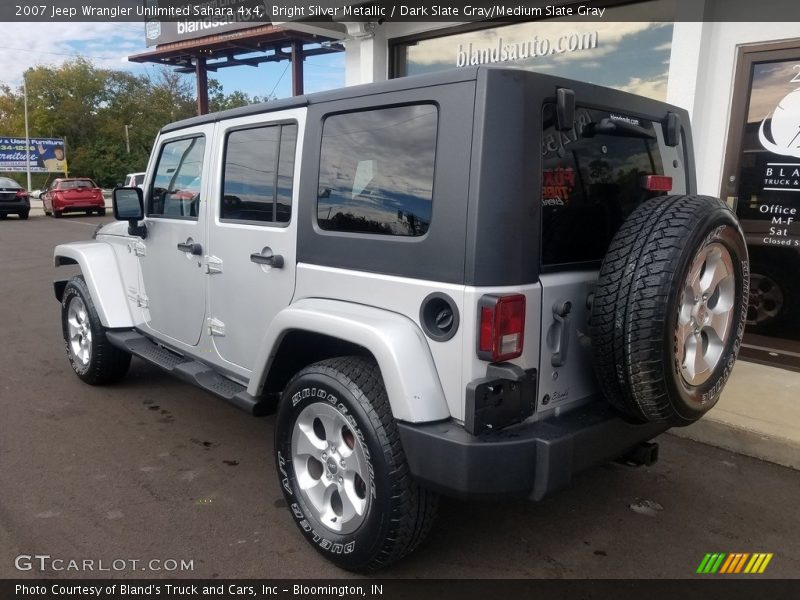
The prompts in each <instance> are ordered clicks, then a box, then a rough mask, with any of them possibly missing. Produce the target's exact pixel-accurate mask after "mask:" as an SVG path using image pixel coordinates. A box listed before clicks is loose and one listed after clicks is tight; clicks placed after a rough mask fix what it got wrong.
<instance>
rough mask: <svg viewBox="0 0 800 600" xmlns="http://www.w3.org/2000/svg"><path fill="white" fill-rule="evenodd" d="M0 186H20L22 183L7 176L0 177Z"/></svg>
mask: <svg viewBox="0 0 800 600" xmlns="http://www.w3.org/2000/svg"><path fill="white" fill-rule="evenodd" d="M0 187H4V188H18V187H20V185H19V184H18V183H17V182H16V181H14V180H13V179H8V178H6V177H0Z"/></svg>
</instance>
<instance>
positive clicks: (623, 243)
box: [55, 67, 748, 571]
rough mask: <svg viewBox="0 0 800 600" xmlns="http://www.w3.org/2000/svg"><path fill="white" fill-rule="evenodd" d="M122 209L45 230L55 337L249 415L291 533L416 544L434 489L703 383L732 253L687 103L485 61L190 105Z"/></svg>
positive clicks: (701, 400) (586, 462)
mask: <svg viewBox="0 0 800 600" xmlns="http://www.w3.org/2000/svg"><path fill="white" fill-rule="evenodd" d="M114 215H115V217H116V219H117V220H118V221H119V222H116V223H112V224H110V225H107V226H105V227H103V228H102V229H100V230H99V231H98V232H97V234H96V236H95V239H94V240H92V241H87V242H81V243H73V244H64V245H60V246H58V247H56V249H55V264H56V266H59V265H65V264H77V265H79V266H80V270H81V275H80V276H78V277H74V278H72V279H70V280H68V281H57V282H56V283H55V295H56V298H57V299H58V300H59V301H60V303H61V311H62V321H63V332H64V340H65V345H66V351H67V355H68V357H69V361H70V363H71V365H72V368H73V369H74V371H75V373H76V374H77V375H78V377H80V378H81V379H83V380H84V381H86V382H87V383H90V384H107V383H111V382H114V381H116V380H118V379H120V378H121V377H123V376H124V375H125V373H126V371H127V369H128V366H129V363H130V360H131V356H132V355H136V356H138V357H140V358H143V359H144V360H147V361H149V362H151V363H154V364H156V365H158V366H160V367H161V368H163V369H164V370H166V371H169V372H171V373H173V374H175V375H176V376H178V377H180V378H182V379H184V380H186V381H188V382H190V383H193V384H195V385H197V386H198V387H201V388H203V389H205V390H208V391H210V392H212V393H214V394H216V395H218V396H221V397H222V398H224V399H225V400H227V401H229V402H231V403H232V404H234V405H236V406H238V407H240V408H243V409H245V410H247V411H250V412H252V413H253V414H257V415H261V414H267V413H270V412H274V411H277V417H276V432H275V463H276V465H277V470H278V478H279V480H280V482H281V485H282V487H283V493H284V495H285V497H286V500H287V503H288V506H289V508H290V511H291V514H292V515H293V517H294V519H295V521H296V523H297V525H298V527H299V528H300V530H301V532H302V534H303V535H304V536H305V537H306V539H307V540H308V541H309V542H310V543H311V544H312V545H313V546H314V547H315V548H316V549H317V550H318V551H319V552H321V553H322V554H324V555H325V556H326V557H328V558H329V559H330V560H332V561H333V562H335V563H336V564H337V565H340V566H341V567H344V568H346V569H351V570H356V571H370V570H374V569H377V568H380V567H384V566H386V565H389V564H391V563H392V562H394V561H396V560H398V559H400V558H401V557H403V556H404V555H406V554H407V553H409V552H410V551H411V550H413V549H414V548H415V547H416V546H417V545H418V544H419V543H420V542H421V541H422V540H423V539H424V537H425V535H426V534H427V533H428V531H429V530H430V528H431V524H432V522H433V519H434V515H435V513H436V506H437V497H438V495H439V494H449V495H457V496H463V497H475V496H484V497H486V496H492V497H496V496H498V495H506V496H514V495H524V496H528V497H530V498H531V499H533V500H538V499H541V498H542V497H543V496H545V495H546V494H549V493H550V492H552V491H554V490H556V489H558V488H560V487H562V486H565V485H567V484H569V482H570V480H571V478H572V476H573V474H574V473H576V472H578V471H580V470H582V469H585V468H588V467H590V466H592V465H595V464H598V463H601V462H603V461H608V460H612V459H617V458H620V457H626V459H627V460H629V461H633V462H636V463H647V464H649V463H651V462H652V461H653V460H655V458H656V450H657V446H656V445H655V444H653V443H648V442H649V440H651V439H652V438H653V437H655V436H657V435H658V434H660V433H661V432H663V431H664V430H666V429H667V428H669V427H671V426H681V425H687V424H689V423H692V422H693V421H695V420H696V419H698V418H700V417H701V416H702V415H703V414H704V413H705V412H706V411H708V410H709V409H710V408H711V407H712V406H714V404H715V403H716V402H717V400H718V398H719V396H720V392H721V390H722V387H723V385H724V384H725V381H726V379H727V377H728V375H729V374H730V372H731V368H732V367H733V364H734V361H735V360H736V355H737V352H738V350H739V345H740V343H741V338H742V333H743V330H744V324H745V320H746V318H747V303H746V298H747V296H748V290H747V286H748V257H747V250H746V246H745V242H744V238H743V235H742V232H741V230H740V228H739V225H738V223H737V221H736V219H735V217H734V215H733V214H732V212H731V211H730V210H729V209H728V207H727V206H726V205H725V204H724V203H722V202H721V201H719V200H717V199H713V198H709V197H703V196H698V195H696V188H695V172H694V162H693V156H692V143H691V131H690V127H689V119H688V115H687V113H686V112H685V111H683V110H681V109H679V108H676V107H673V106H669V105H666V104H663V103H660V102H656V101H653V100H650V99H646V98H641V97H637V96H633V95H630V94H626V93H623V92H619V91H614V90H610V89H604V88H600V87H597V86H593V85H590V84H586V83H580V82H576V81H569V80H565V79H560V78H555V77H550V76H546V75H541V74H536V73H532V72H529V71H523V70H516V69H509V68H493V67H477V68H465V69H461V70H458V71H451V72H445V73H438V74H434V75H426V76H421V77H409V78H404V79H396V80H392V81H389V82H385V83H379V84H372V85H366V86H358V87H351V88H347V89H342V90H337V91H332V92H325V93H321V94H314V95H309V96H301V97H297V98H292V99H289V100H282V101H277V102H270V103H268V104H260V105H254V106H248V107H246V108H241V109H235V110H231V111H227V112H224V113H219V114H213V115H207V116H202V117H197V118H193V119H189V120H186V121H183V122H180V123H176V124H172V125H169V126H167V127H165V128H164V129H163V130H162V131H161V133H160V134H159V136H158V139H157V140H156V143H155V147H154V150H153V153H152V157H151V159H150V163H149V165H148V167H147V175H146V178H145V182H144V185H143V189H139V188H135V187H133V188H118V189H116V190H114Z"/></svg>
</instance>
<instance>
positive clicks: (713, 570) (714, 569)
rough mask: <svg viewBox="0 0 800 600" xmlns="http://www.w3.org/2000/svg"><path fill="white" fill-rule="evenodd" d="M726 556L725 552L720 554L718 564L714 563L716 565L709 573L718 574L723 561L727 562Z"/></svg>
mask: <svg viewBox="0 0 800 600" xmlns="http://www.w3.org/2000/svg"><path fill="white" fill-rule="evenodd" d="M726 556H727V554H725V553H724V552H720V555H719V558H718V559H717V562H715V563H714V565H713V566H712V567H711V570H710V571H709V572H710V573H716V572H717V571H718V570H719V568H720V567H721V566H722V561H723V560H725V557H726Z"/></svg>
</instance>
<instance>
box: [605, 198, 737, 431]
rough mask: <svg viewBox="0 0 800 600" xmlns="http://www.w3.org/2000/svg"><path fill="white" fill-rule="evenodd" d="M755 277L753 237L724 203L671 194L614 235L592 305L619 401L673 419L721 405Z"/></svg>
mask: <svg viewBox="0 0 800 600" xmlns="http://www.w3.org/2000/svg"><path fill="white" fill-rule="evenodd" d="M748 280H749V264H748V256H747V246H746V244H745V240H744V236H743V235H742V231H741V229H740V227H739V225H738V223H737V221H736V218H735V217H734V215H733V213H732V212H731V211H730V209H729V208H728V207H727V206H726V205H725V204H724V203H723V202H722V201H720V200H718V199H716V198H710V197H706V196H665V197H658V198H654V199H652V200H649V201H647V202H645V203H644V204H642V205H641V206H640V207H639V208H637V209H636V210H635V211H634V213H633V214H632V215H631V216H630V217H629V218H628V219H627V220H626V222H625V223H624V224H623V226H622V227H621V228H620V230H619V231H618V232H617V234H616V236H615V237H614V239H613V241H612V242H611V246H610V247H609V250H608V253H607V254H606V257H605V259H604V260H603V265H602V268H601V270H600V277H599V280H598V284H597V289H596V291H595V295H594V301H593V304H592V315H591V322H590V331H591V336H592V350H593V355H594V366H595V371H596V374H597V377H598V380H599V383H600V386H601V388H602V390H603V392H604V394H605V395H606V397H607V399H608V400H609V402H610V403H611V404H612V405H613V406H615V407H616V408H617V409H619V410H620V411H621V412H623V413H624V414H625V415H627V416H628V417H629V418H631V419H632V420H637V421H653V422H663V423H668V424H670V425H688V424H690V423H692V422H694V421H696V420H697V419H698V418H700V417H701V416H702V415H703V414H704V413H706V412H707V411H708V410H709V409H710V408H711V407H712V406H714V404H716V402H717V400H718V399H719V396H720V392H721V391H722V388H723V386H724V385H725V382H726V381H727V379H728V376H729V375H730V372H731V369H732V368H733V364H734V362H735V360H736V356H737V355H738V352H739V347H740V345H741V341H742V335H743V333H744V327H745V322H746V319H747V297H748Z"/></svg>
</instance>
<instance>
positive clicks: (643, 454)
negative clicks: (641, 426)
mask: <svg viewBox="0 0 800 600" xmlns="http://www.w3.org/2000/svg"><path fill="white" fill-rule="evenodd" d="M656 461H658V443H656V442H644V443H643V444H639V445H638V446H636V447H635V448H633V449H632V450H630V451H629V452H628V453H627V454H623V455H622V456H620V457H619V458H618V459H617V462H618V463H620V464H622V465H627V466H629V467H641V466H643V465H644V466H645V467H649V466H651V465H654V464H655V463H656Z"/></svg>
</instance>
